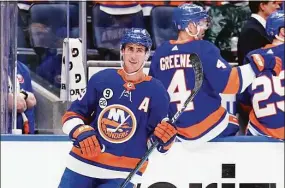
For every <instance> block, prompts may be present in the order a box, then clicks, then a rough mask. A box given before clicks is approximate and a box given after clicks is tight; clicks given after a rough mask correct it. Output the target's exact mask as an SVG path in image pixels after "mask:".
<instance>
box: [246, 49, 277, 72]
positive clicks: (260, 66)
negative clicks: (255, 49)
mask: <svg viewBox="0 0 285 188" xmlns="http://www.w3.org/2000/svg"><path fill="white" fill-rule="evenodd" d="M247 61H249V63H250V65H251V67H252V69H253V71H254V72H255V75H259V73H261V72H263V71H265V70H269V71H271V72H272V73H273V75H274V76H278V75H279V73H280V72H281V71H282V60H281V59H280V58H279V57H276V56H274V55H272V54H262V55H261V54H252V55H251V56H250V57H249V58H247Z"/></svg>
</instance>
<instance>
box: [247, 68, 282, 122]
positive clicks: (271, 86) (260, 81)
mask: <svg viewBox="0 0 285 188" xmlns="http://www.w3.org/2000/svg"><path fill="white" fill-rule="evenodd" d="M282 80H284V70H283V71H281V72H280V74H279V76H278V77H276V76H272V77H271V78H269V77H267V76H261V77H258V78H257V79H256V80H255V81H254V82H253V83H252V90H255V89H256V88H257V86H263V91H262V92H259V93H256V94H254V96H253V98H252V105H253V108H254V111H255V114H256V116H257V118H260V117H265V116H271V115H275V114H276V113H277V109H276V108H278V109H280V110H281V111H283V112H284V86H282ZM274 92H275V93H276V94H277V95H279V96H280V97H282V98H283V100H280V101H276V102H272V103H269V104H266V106H265V107H264V108H261V107H260V105H259V102H262V101H266V100H268V99H269V97H270V96H271V95H272V94H273V93H274Z"/></svg>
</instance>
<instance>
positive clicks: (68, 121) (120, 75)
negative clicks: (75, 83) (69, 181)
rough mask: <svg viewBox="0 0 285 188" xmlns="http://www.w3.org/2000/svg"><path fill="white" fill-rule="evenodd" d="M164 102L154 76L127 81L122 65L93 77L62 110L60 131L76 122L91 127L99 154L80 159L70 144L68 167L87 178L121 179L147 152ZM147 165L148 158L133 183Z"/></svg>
mask: <svg viewBox="0 0 285 188" xmlns="http://www.w3.org/2000/svg"><path fill="white" fill-rule="evenodd" d="M168 106H169V96H168V93H167V91H166V89H165V88H164V87H163V85H162V83H161V82H160V81H158V80H157V79H155V78H152V77H150V76H145V77H144V79H143V80H141V81H139V82H136V83H132V82H127V81H126V79H125V74H124V72H123V70H122V69H121V70H115V69H106V70H103V71H100V72H98V73H97V74H95V75H93V76H92V77H91V79H90V80H89V82H88V86H87V89H86V91H85V93H84V92H83V94H82V95H81V96H80V97H79V99H78V100H76V101H74V102H73V103H72V105H71V107H70V108H69V110H68V111H67V112H66V113H65V115H64V117H63V131H64V132H65V133H66V134H69V132H70V131H71V130H72V128H74V127H75V126H77V125H79V124H89V125H91V126H92V127H93V128H94V129H95V131H96V132H97V138H98V140H99V142H100V143H101V145H102V146H103V150H104V152H102V153H100V154H99V155H98V156H96V157H95V158H85V157H84V156H83V155H82V154H81V151H80V149H79V148H76V147H73V148H72V150H71V152H70V156H71V157H70V162H69V164H68V166H67V167H68V168H70V169H71V170H73V171H76V172H78V173H80V174H83V175H86V176H89V177H96V178H101V179H109V178H112V179H114V178H126V177H127V175H128V172H130V171H131V170H132V169H134V168H135V166H136V164H137V163H138V162H139V160H140V159H141V158H142V156H143V155H144V154H145V152H146V151H147V140H148V138H149V136H150V135H151V134H152V133H153V131H154V128H155V127H156V125H157V124H158V123H159V122H160V121H161V120H162V119H163V118H165V117H166V116H167V111H168ZM146 166H147V162H146V163H145V164H144V165H143V167H142V168H141V169H140V171H139V172H138V174H137V175H136V176H135V177H134V179H133V180H132V181H133V182H134V183H135V181H136V179H137V178H138V177H139V176H138V175H141V174H142V173H143V172H144V171H145V169H146Z"/></svg>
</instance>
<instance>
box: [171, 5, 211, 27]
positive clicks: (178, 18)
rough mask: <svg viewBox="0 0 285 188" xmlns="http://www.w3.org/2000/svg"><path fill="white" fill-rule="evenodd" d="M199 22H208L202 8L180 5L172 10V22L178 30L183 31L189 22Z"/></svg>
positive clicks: (207, 17) (208, 18)
mask: <svg viewBox="0 0 285 188" xmlns="http://www.w3.org/2000/svg"><path fill="white" fill-rule="evenodd" d="M201 20H208V21H209V20H210V17H209V15H208V14H207V12H206V10H204V9H203V7H201V6H198V5H195V4H188V3H185V4H182V5H180V6H178V7H177V8H175V9H174V12H173V22H174V25H175V27H176V28H177V29H178V30H184V29H185V28H187V27H188V25H189V23H190V22H193V23H196V24H197V23H199V22H200V21H201Z"/></svg>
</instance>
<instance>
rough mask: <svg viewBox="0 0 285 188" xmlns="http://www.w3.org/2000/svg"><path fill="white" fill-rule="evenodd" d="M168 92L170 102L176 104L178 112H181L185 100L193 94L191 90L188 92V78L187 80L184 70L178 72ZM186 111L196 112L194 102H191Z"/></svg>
mask: <svg viewBox="0 0 285 188" xmlns="http://www.w3.org/2000/svg"><path fill="white" fill-rule="evenodd" d="M167 91H168V93H169V95H170V102H172V103H176V104H177V110H180V109H181V108H182V106H183V104H184V102H185V100H186V99H187V98H188V97H189V95H190V94H191V90H188V89H187V86H186V78H185V73H184V70H182V69H180V70H176V72H175V73H174V75H173V78H172V80H171V82H170V84H169V87H168V89H167ZM186 110H187V111H190V110H194V104H193V102H190V103H189V104H188V105H187V108H186V109H185V111H186Z"/></svg>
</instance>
